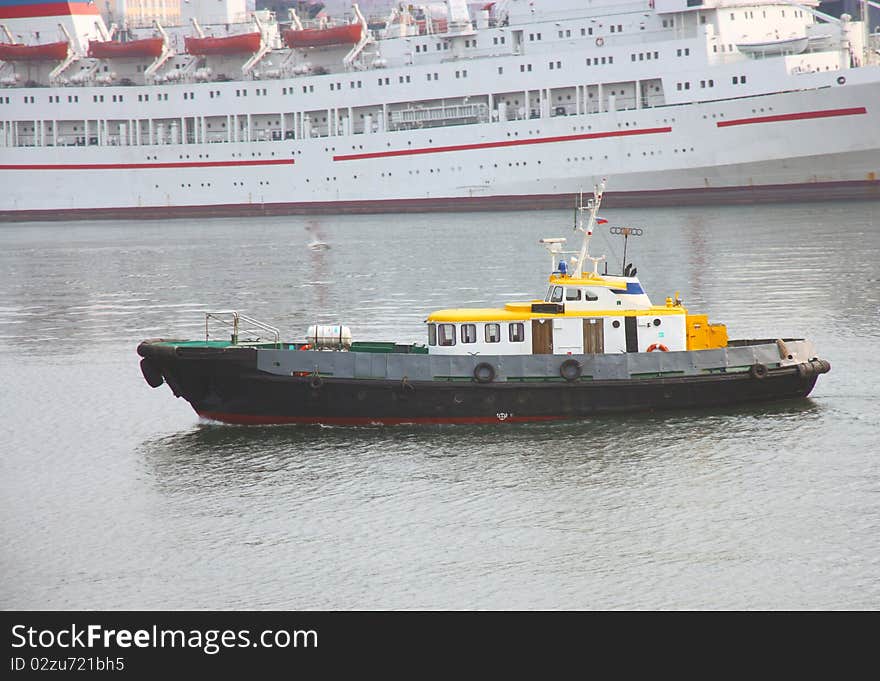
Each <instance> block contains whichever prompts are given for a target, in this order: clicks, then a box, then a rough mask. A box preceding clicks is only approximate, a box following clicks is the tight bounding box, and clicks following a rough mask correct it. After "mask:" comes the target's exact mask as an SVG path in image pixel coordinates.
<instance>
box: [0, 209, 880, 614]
mask: <svg viewBox="0 0 880 681" xmlns="http://www.w3.org/2000/svg"><path fill="white" fill-rule="evenodd" d="M605 217H607V218H609V219H610V220H611V221H612V223H614V224H632V225H637V226H643V227H644V228H645V235H644V236H643V237H641V238H640V239H638V240H633V241H631V243H630V247H629V254H630V255H631V256H632V257H631V259H632V260H634V261H635V262H636V264H637V265H638V267H639V274H640V276H641V278H642V280H643V282H644V283H645V285H646V287H647V289H648V291H649V293H650V294H652V296H653V298H654V300H655V301H662V300H663V299H664V297H665V296H666V295H670V294H672V293H674V292H675V291H676V290H678V291H681V295H682V297H683V298H684V301H685V304H686V305H687V306H688V307H689V308H690V309H691V310H693V311H701V310H707V311H709V312H710V314H711V318H712V320H714V321H721V322H725V323H727V325H728V329H729V331H730V333H731V336H732V337H756V336H757V337H777V336H783V335H785V336H799V335H806V336H809V337H810V338H812V339H814V340H815V341H816V342H817V344H818V348H819V351H820V355H821V356H822V357H824V358H827V359H829V360H830V361H831V363H832V365H833V370H832V372H831V373H830V374H828V375H825V376H822V377H820V379H819V383H818V386H817V388H816V390H815V392H814V393H813V396H812V398H811V399H809V400H804V401H798V402H794V403H787V404H779V405H771V406H759V407H750V408H745V409H744V408H739V409H732V410H728V411H712V412H691V413H669V414H657V415H633V416H630V417H614V418H597V419H593V420H589V421H583V422H572V423H562V424H553V425H511V424H507V425H503V424H499V425H498V426H491V427H462V426H447V427H419V428H415V427H397V428H361V429H343V428H320V427H273V428H253V427H250V428H247V427H232V426H222V425H216V424H206V423H200V422H199V421H198V419H197V417H196V415H195V414H194V412H193V411H192V410H191V409H190V407H189V405H188V404H186V403H185V402H183V401H181V400H176V399H175V398H174V397H173V396H172V394H171V392H170V390H169V389H168V388H167V387H166V386H163V387H162V388H161V389H159V390H152V389H150V388H149V387H148V386H147V385H146V383H145V382H144V380H143V379H142V377H141V375H140V371H139V369H138V357H137V355H136V353H135V347H136V345H137V343H138V342H139V341H140V340H141V339H143V338H147V337H155V336H176V337H181V336H184V337H186V336H191V337H197V336H198V334H199V333H200V330H201V329H202V328H203V327H202V323H203V322H202V318H201V313H202V312H203V311H204V310H206V309H211V308H237V309H240V310H242V311H245V312H247V313H249V314H251V315H252V316H255V317H257V318H261V319H265V320H267V321H270V322H274V323H275V324H276V325H277V326H279V327H281V328H282V329H283V330H284V331H285V335H286V336H288V337H289V336H296V337H300V336H302V335H304V332H305V328H306V326H308V325H309V324H311V323H314V322H316V321H318V322H336V321H342V322H344V323H346V324H348V325H350V326H351V328H352V330H353V333H354V335H355V338H356V339H388V340H391V339H403V340H409V341H417V340H421V339H422V337H423V325H422V320H423V319H424V318H425V316H426V314H427V312H428V311H430V310H431V309H434V308H439V307H449V306H456V305H474V306H481V305H490V304H497V303H501V302H504V301H506V300H511V299H523V298H529V297H532V296H534V295H535V294H537V293H538V292H540V291H542V290H543V284H544V281H545V279H544V278H545V271H546V267H547V261H548V258H547V257H546V254H545V252H544V251H543V249H541V248H540V247H539V246H538V245H537V239H538V238H540V237H542V236H570V234H571V232H570V230H571V227H570V223H571V216H570V215H569V214H568V213H567V212H565V211H562V212H542V213H528V214H494V215H493V214H468V215H458V216H449V215H418V216H375V217H374V216H370V217H341V218H332V219H331V218H327V219H323V218H322V219H306V218H283V219H281V218H279V219H265V220H260V219H257V220H249V221H238V220H207V221H169V222H161V223H160V222H155V223H154V222H101V223H71V224H32V225H9V224H7V225H0V379H2V392H0V414H2V417H0V434H2V438H3V439H2V441H3V445H4V446H3V451H2V456H0V569H2V579H0V607H3V608H53V609H67V608H70V609H84V608H100V609H112V608H147V609H154V608H162V609H181V608H199V609H201V608H209V609H226V608H241V609H261V608H281V609H305V608H339V609H349V608H368V609H373V608H504V609H506V608H878V607H880V425H878V420H880V419H878V413H880V397H878V379H880V371H878V368H880V360H878V353H877V348H878V345H880V324H878V319H880V283H878V281H880V263H878V253H880V224H878V223H880V205H878V204H876V203H861V204H853V205H844V204H831V205H812V206H778V207H771V208H767V207H760V208H758V207H755V208H749V207H746V208H706V209H686V210H681V211H672V210H659V211H636V210H627V211H623V210H620V211H612V210H608V211H605ZM315 238H318V239H321V240H323V241H326V242H328V243H329V244H330V245H331V246H332V248H331V249H330V250H326V251H312V250H309V249H308V247H307V244H308V243H309V242H310V241H312V240H313V239H315ZM608 238H609V239H610V237H608ZM604 239H605V237H602V238H600V239H599V240H598V243H597V244H596V248H594V251H596V250H597V251H599V252H606V253H608V255H609V256H611V261H612V263H615V264H616V260H615V259H614V257H613V256H614V254H615V253H616V254H618V255H619V254H620V252H621V250H622V249H621V244H620V243H619V242H617V241H613V242H606V241H605V240H604Z"/></svg>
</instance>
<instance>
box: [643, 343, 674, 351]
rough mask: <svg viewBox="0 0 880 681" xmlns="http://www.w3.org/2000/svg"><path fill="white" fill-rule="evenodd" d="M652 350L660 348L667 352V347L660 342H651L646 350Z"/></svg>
mask: <svg viewBox="0 0 880 681" xmlns="http://www.w3.org/2000/svg"><path fill="white" fill-rule="evenodd" d="M654 350H662V351H663V352H669V348H667V347H666V346H665V345H663V344H662V343H652V344H651V345H649V346H648V350H647V351H648V352H654Z"/></svg>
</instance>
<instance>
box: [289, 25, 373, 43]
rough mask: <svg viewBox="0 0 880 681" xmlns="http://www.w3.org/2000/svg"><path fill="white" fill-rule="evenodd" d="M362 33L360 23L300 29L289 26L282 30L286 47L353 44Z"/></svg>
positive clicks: (358, 39)
mask: <svg viewBox="0 0 880 681" xmlns="http://www.w3.org/2000/svg"><path fill="white" fill-rule="evenodd" d="M362 34H363V26H361V25H360V24H346V25H344V26H333V27H331V28H304V29H302V30H301V31H297V30H295V29H292V28H289V29H287V30H285V31H284V32H283V36H284V44H285V45H287V46H288V47H327V46H330V45H354V44H355V43H356V42H359V41H360V39H361V35H362Z"/></svg>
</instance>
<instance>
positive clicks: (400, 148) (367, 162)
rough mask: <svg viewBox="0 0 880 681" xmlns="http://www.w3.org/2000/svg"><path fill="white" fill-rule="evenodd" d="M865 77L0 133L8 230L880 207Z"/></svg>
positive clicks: (871, 103) (874, 110) (879, 167)
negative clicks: (501, 111)
mask: <svg viewBox="0 0 880 681" xmlns="http://www.w3.org/2000/svg"><path fill="white" fill-rule="evenodd" d="M864 71H865V72H864V73H859V74H857V75H853V74H850V75H849V77H848V80H847V82H846V84H845V85H840V86H837V85H832V86H826V87H816V88H814V89H805V90H798V91H790V92H783V93H775V94H768V95H759V96H754V97H745V98H739V99H731V100H720V101H714V102H699V103H691V104H682V105H676V106H668V107H653V108H645V109H639V110H626V111H612V112H605V113H590V114H580V115H566V116H548V117H542V118H538V119H526V120H511V121H493V122H488V123H475V124H469V125H458V126H449V127H438V128H428V129H412V130H398V131H394V132H375V133H371V134H365V133H358V134H347V135H346V134H340V135H332V136H329V137H317V138H305V139H288V135H287V132H290V131H287V132H285V130H283V129H275V130H272V131H271V134H269V132H267V133H266V135H265V138H261V139H259V140H256V139H250V140H247V141H241V140H234V139H226V138H223V139H218V138H210V139H205V140H204V141H202V138H201V137H198V135H196V136H195V137H194V133H193V130H191V129H189V128H186V129H183V128H185V127H186V126H187V125H188V124H187V122H186V121H182V122H181V123H180V125H181V129H180V130H179V134H180V136H181V137H182V138H186V139H187V140H189V141H188V142H187V143H186V144H158V145H157V144H143V142H145V141H146V140H145V139H143V137H138V138H135V136H134V135H133V134H132V130H131V128H130V127H129V128H127V133H126V135H127V137H126V139H125V140H115V139H112V138H109V137H108V136H107V135H106V133H104V132H102V133H101V134H98V132H97V131H96V130H95V128H94V121H93V122H92V124H91V126H90V127H89V130H90V132H89V133H88V135H83V134H82V132H79V133H77V134H78V135H80V137H79V138H78V139H77V140H76V141H75V144H74V140H71V139H70V138H67V139H66V140H59V139H52V138H51V136H50V135H48V134H47V133H46V131H45V130H43V131H38V132H37V133H34V135H35V137H34V139H33V145H22V144H21V142H22V141H23V140H17V141H18V144H12V143H11V142H13V141H14V140H11V139H9V137H10V135H11V133H10V131H9V129H6V131H5V133H6V137H5V138H4V130H3V129H0V145H3V144H5V145H6V146H5V148H3V161H2V163H0V181H3V183H4V186H5V187H6V188H7V189H8V191H6V192H4V194H3V196H2V197H0V220H3V221H19V220H69V219H95V218H128V217H132V218H166V217H190V216H197V215H201V216H211V215H223V216H233V215H240V216H247V215H283V214H320V213H346V212H348V213H370V212H372V213H376V212H386V211H395V212H399V211H413V212H415V211H455V210H459V211H462V210H496V209H502V210H503V209H511V208H515V209H523V208H551V207H567V206H569V205H570V203H571V197H572V196H574V195H575V194H577V193H579V192H581V191H582V190H583V189H585V188H588V187H591V186H592V185H593V184H594V183H595V182H597V181H599V180H600V179H601V178H603V177H608V178H613V191H612V192H610V193H609V195H608V198H607V205H608V206H609V207H613V206H657V205H682V204H711V203H754V202H779V201H809V200H829V199H840V200H859V199H865V200H877V199H880V107H878V106H877V104H876V103H877V102H880V70H878V69H865V70H864ZM816 77H817V78H818V76H816ZM822 77H823V78H832V76H831V75H822ZM859 79H861V80H859ZM831 82H832V83H835V81H834V80H833V79H832V80H831ZM280 83H281V84H283V81H281V82H280ZM265 104H266V106H267V107H268V108H269V110H271V108H273V106H272V104H271V98H270V95H267V99H266V100H265ZM278 108H279V110H283V109H281V105H280V104H279V105H278ZM86 123H88V120H87V121H86ZM175 134H176V133H175ZM200 134H201V135H203V136H204V134H205V131H202V132H201V133H200ZM211 134H217V133H211ZM224 134H225V133H224ZM230 134H231V133H230ZM197 138H198V140H199V141H198V142H195V141H192V140H194V139H197ZM218 142H219V143H218ZM96 188H97V189H96Z"/></svg>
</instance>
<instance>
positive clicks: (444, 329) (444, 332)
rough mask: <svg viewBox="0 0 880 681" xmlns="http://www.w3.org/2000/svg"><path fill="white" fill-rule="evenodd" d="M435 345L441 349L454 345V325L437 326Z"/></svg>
mask: <svg viewBox="0 0 880 681" xmlns="http://www.w3.org/2000/svg"><path fill="white" fill-rule="evenodd" d="M437 344H438V345H440V346H443V347H449V346H452V345H455V324H438V325H437Z"/></svg>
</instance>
